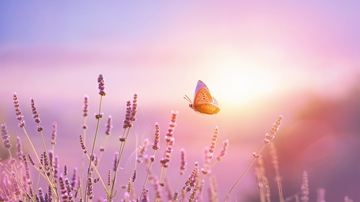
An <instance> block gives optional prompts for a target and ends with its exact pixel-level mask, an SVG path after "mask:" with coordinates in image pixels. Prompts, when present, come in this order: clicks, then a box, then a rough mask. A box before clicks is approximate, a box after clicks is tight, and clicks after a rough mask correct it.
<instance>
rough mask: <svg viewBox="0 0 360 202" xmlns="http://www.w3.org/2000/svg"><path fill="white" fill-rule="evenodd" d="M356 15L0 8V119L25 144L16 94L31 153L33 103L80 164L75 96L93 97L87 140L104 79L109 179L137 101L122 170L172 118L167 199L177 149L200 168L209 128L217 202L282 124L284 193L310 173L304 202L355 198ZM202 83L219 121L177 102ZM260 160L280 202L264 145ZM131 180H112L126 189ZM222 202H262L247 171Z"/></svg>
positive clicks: (283, 5) (219, 6)
mask: <svg viewBox="0 0 360 202" xmlns="http://www.w3.org/2000/svg"><path fill="white" fill-rule="evenodd" d="M359 10H360V3H359V2H358V1H342V2H341V4H340V3H339V2H336V1H316V2H303V1H297V2H288V1H283V2H276V3H274V2H260V3H259V2H243V1H241V2H236V1H227V2H190V1H181V2H165V1H151V2H138V1H131V2H130V1H129V2H124V1H122V2H103V1H92V2H86V3H85V2H79V1H76V2H74V1H51V2H37V3H30V2H21V3H20V2H13V1H1V2H0V30H1V31H0V72H1V73H0V122H1V123H6V124H7V125H8V129H9V132H10V134H11V138H12V140H13V141H15V140H16V136H20V137H21V138H22V139H23V142H24V144H25V147H26V141H25V136H24V134H23V133H22V131H21V130H20V129H19V128H18V127H17V122H16V119H15V114H14V109H13V101H12V95H13V92H17V94H18V97H19V100H20V105H21V108H22V111H23V113H24V116H25V120H26V123H27V126H26V127H27V129H28V131H29V132H30V136H32V137H33V140H34V142H35V144H37V145H38V146H39V148H40V147H41V142H40V139H39V135H38V134H37V132H36V130H35V129H36V125H35V123H34V121H33V120H32V114H31V107H30V98H34V100H35V102H36V105H37V108H38V111H39V114H40V118H41V120H42V125H43V126H44V127H45V130H44V134H46V135H48V136H47V138H49V139H48V141H49V142H50V134H51V127H52V126H51V125H52V123H53V122H57V124H58V141H57V150H56V153H57V154H58V155H59V157H60V162H61V164H62V165H63V164H67V165H68V167H75V166H79V165H78V164H79V163H78V162H79V161H81V149H80V146H79V143H78V136H79V135H80V134H82V129H81V126H82V123H83V117H82V107H83V97H84V95H85V94H86V95H88V96H89V99H90V112H89V114H90V118H89V123H88V126H89V134H90V136H91V135H92V134H93V131H94V129H95V120H94V118H93V116H92V115H93V114H94V113H96V112H97V110H98V105H99V95H98V89H97V85H98V84H97V77H98V75H99V74H103V75H104V79H105V91H106V93H107V95H106V96H105V97H104V99H103V103H102V104H103V106H102V107H103V108H102V112H103V113H104V119H102V122H101V131H100V137H99V144H97V146H100V143H101V142H102V141H103V139H104V137H105V135H104V131H105V127H104V126H105V123H106V118H107V117H108V116H109V115H111V116H112V117H113V124H114V128H113V132H112V136H111V138H112V140H111V141H110V142H109V144H108V145H107V148H108V150H107V153H106V155H105V156H108V157H106V158H104V160H103V162H104V163H103V165H102V166H103V167H104V170H105V172H106V170H107V169H108V167H110V168H111V167H112V165H111V164H112V163H111V161H112V159H113V152H114V151H117V150H118V149H117V148H118V142H117V140H118V137H119V135H121V134H122V121H123V119H124V116H125V104H126V101H127V100H131V99H132V96H133V94H134V93H137V94H138V103H139V105H138V106H139V111H138V114H137V121H136V122H135V124H134V128H133V129H132V131H131V134H130V140H129V144H128V145H127V146H126V155H125V157H126V158H123V159H122V162H121V163H120V164H121V165H120V166H122V167H123V168H125V169H124V170H127V169H126V168H131V167H132V166H133V165H134V163H133V161H134V159H135V155H134V154H135V152H134V151H135V148H136V145H139V144H141V142H142V141H143V140H144V139H145V138H149V139H151V141H152V138H153V135H154V124H155V122H159V124H160V127H161V134H162V137H163V136H164V135H165V133H166V130H167V128H168V122H169V121H170V117H171V110H176V111H178V112H179V115H178V119H177V126H176V129H175V132H174V137H175V148H174V153H173V157H172V161H173V162H172V163H171V166H170V168H169V169H170V170H173V171H169V173H170V174H169V175H171V176H176V177H174V179H175V180H173V181H174V182H173V187H174V189H179V188H180V187H181V186H182V185H181V184H179V183H178V184H176V183H175V181H176V180H177V179H178V177H177V173H178V172H179V171H178V170H179V151H180V149H181V148H185V150H186V152H187V155H188V158H187V159H188V168H187V171H186V174H185V176H188V175H189V174H190V172H191V170H192V169H193V166H194V162H195V161H199V162H200V163H201V164H202V163H203V161H204V160H203V159H204V157H203V150H204V147H206V146H210V142H211V136H212V134H213V131H214V129H215V127H216V126H218V127H219V130H220V134H219V138H218V144H217V148H216V152H215V153H219V152H220V150H221V143H222V141H224V140H226V139H228V140H229V141H230V147H229V150H228V153H227V155H226V156H225V157H224V159H223V160H222V162H220V163H219V164H217V165H216V166H215V167H214V168H213V174H214V175H215V176H216V177H217V183H218V186H219V195H220V199H221V200H222V199H223V198H224V197H225V195H226V193H227V191H228V190H229V189H230V187H231V186H232V185H233V184H234V182H235V179H236V178H237V177H238V176H240V174H241V173H242V171H243V170H244V169H245V168H246V166H247V165H248V164H249V162H250V161H251V159H252V155H251V154H252V152H254V151H257V150H258V149H259V148H260V147H261V146H262V144H263V143H262V141H263V138H264V134H265V133H266V132H268V131H269V130H270V129H271V127H272V124H273V122H274V121H276V119H277V118H278V116H279V115H280V114H282V115H283V116H284V120H283V123H282V125H281V127H280V131H279V133H278V134H277V137H276V138H275V140H274V141H275V145H276V147H277V149H278V155H279V164H280V174H281V175H282V177H283V181H282V182H283V186H284V188H283V190H284V193H285V197H287V196H291V195H293V194H294V193H296V192H297V191H299V189H300V186H301V176H302V171H303V170H306V171H308V174H309V186H310V200H311V201H315V200H316V190H317V189H318V188H320V187H323V188H325V190H326V198H327V200H328V201H342V200H343V198H344V196H346V195H348V196H349V197H350V198H352V199H354V201H358V200H360V194H359V187H360V175H359V172H358V171H359V169H360V162H359V161H358V157H359V154H360V140H359V133H360V125H359V120H360V105H359V104H360V102H359V101H360V74H359V73H360V57H359V55H360V38H359V36H360V13H359ZM199 79H201V80H202V81H204V82H205V83H206V84H207V86H208V87H209V89H210V91H211V93H212V95H213V96H214V97H215V98H216V99H217V100H218V102H219V107H220V109H221V111H220V112H219V114H216V115H210V116H209V115H202V114H198V113H196V112H194V111H193V110H191V109H190V108H189V107H188V103H187V101H186V100H184V99H183V96H184V95H188V96H189V97H190V98H193V94H194V89H195V85H196V83H197V81H198V80H199ZM163 140H164V139H162V141H163ZM189 140H190V141H189ZM163 147H164V146H162V149H163ZM1 152H2V153H3V154H4V153H5V152H4V151H3V150H2V151H1ZM3 158H6V157H3ZM159 158H160V157H159ZM159 158H158V159H159ZM264 161H265V164H266V173H267V175H268V177H269V180H270V184H271V187H272V198H273V200H274V201H277V200H278V197H277V190H276V186H275V182H274V180H273V179H274V174H273V173H274V170H273V168H272V166H271V162H270V158H269V155H268V150H267V149H266V150H265V151H264ZM129 170H131V169H129ZM124 173H125V171H124ZM130 174H131V172H130V171H129V173H127V174H123V175H121V178H123V180H124V184H125V183H126V179H127V178H128V176H129V175H130ZM180 181H181V182H182V181H185V178H183V179H182V180H180ZM98 192H99V193H98V195H100V194H101V192H102V190H98ZM232 200H233V201H236V200H237V201H259V196H258V191H257V186H256V183H255V176H254V171H253V168H252V169H250V171H249V172H248V173H247V174H246V175H245V178H244V179H243V180H242V181H241V182H240V183H239V184H238V185H237V187H236V188H235V190H234V191H233V193H232Z"/></svg>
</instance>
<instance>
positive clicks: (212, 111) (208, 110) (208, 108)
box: [195, 104, 220, 114]
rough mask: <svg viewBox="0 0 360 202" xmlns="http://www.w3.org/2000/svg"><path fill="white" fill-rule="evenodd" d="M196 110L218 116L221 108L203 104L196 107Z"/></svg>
mask: <svg viewBox="0 0 360 202" xmlns="http://www.w3.org/2000/svg"><path fill="white" fill-rule="evenodd" d="M195 108H196V110H197V111H198V112H200V113H203V114H217V113H218V112H219V111H220V108H219V107H218V106H216V105H213V104H201V105H197V106H195Z"/></svg>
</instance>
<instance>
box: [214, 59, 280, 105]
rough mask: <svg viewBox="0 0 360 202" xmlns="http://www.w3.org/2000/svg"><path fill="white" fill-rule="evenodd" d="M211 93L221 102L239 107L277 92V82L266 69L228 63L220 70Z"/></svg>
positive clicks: (232, 62) (238, 63)
mask: <svg viewBox="0 0 360 202" xmlns="http://www.w3.org/2000/svg"><path fill="white" fill-rule="evenodd" d="M214 81H216V82H215V84H214V85H213V86H211V88H210V89H211V92H212V93H213V94H214V96H216V98H217V99H218V100H219V101H220V100H221V101H222V102H224V103H225V102H226V103H227V104H231V105H241V104H247V103H249V102H252V101H254V100H256V99H259V98H261V97H262V96H266V95H269V94H270V93H274V92H276V91H277V90H278V87H279V86H280V84H279V80H278V79H277V77H276V76H275V75H274V73H273V72H270V71H269V70H268V69H262V68H260V67H257V66H251V65H249V64H244V63H240V62H237V61H228V62H227V63H225V64H223V65H222V67H221V68H220V71H219V74H218V75H216V78H215V79H214Z"/></svg>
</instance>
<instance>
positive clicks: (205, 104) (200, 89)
mask: <svg viewBox="0 0 360 202" xmlns="http://www.w3.org/2000/svg"><path fill="white" fill-rule="evenodd" d="M184 99H185V100H187V101H189V102H190V104H189V107H190V108H191V109H193V110H194V111H196V112H199V113H202V114H217V113H218V112H219V111H220V108H219V107H218V103H217V101H216V99H215V98H214V97H212V96H211V94H210V91H209V89H208V87H207V86H206V85H205V84H204V82H202V81H201V80H199V81H198V82H197V85H196V88H195V95H194V102H192V101H191V99H190V98H189V97H188V96H187V95H185V97H184Z"/></svg>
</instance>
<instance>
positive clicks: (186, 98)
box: [184, 95, 192, 103]
mask: <svg viewBox="0 0 360 202" xmlns="http://www.w3.org/2000/svg"><path fill="white" fill-rule="evenodd" d="M184 99H185V100H187V101H188V102H190V103H192V101H191V99H190V98H189V97H188V96H187V95H185V96H184Z"/></svg>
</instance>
